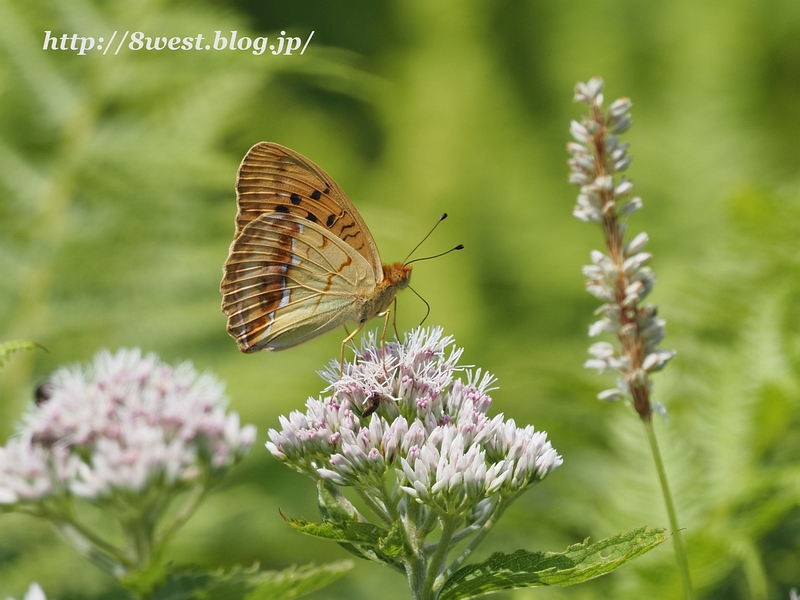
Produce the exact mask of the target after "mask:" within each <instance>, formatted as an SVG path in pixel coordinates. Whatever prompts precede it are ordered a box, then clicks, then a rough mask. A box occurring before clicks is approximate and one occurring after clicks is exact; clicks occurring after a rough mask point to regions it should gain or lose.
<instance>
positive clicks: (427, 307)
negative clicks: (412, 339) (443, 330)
mask: <svg viewBox="0 0 800 600" xmlns="http://www.w3.org/2000/svg"><path fill="white" fill-rule="evenodd" d="M446 218H447V213H442V216H441V217H439V220H438V221H436V223H435V224H434V226H433V227H432V228H431V230H430V231H429V232H428V234H427V235H426V236H425V237H424V238H422V240H420V242H419V244H417V245H416V246H414V249H413V250H412V251H411V252H409V253H408V256H406V259H405V260H404V261H403V265H406V266H407V265H410V264H411V263H415V262H419V261H422V260H430V259H432V258H439V257H440V256H444V255H445V254H450V253H451V252H453V251H455V250H463V249H464V244H459V245H458V246H456V247H455V248H450V250H447V251H445V252H440V253H439V254H434V255H433V256H424V257H422V258H415V259H414V260H408V259H409V258H411V256H412V255H413V254H414V252H416V251H417V249H418V248H419V247H420V246H421V245H422V243H423V242H424V241H425V240H427V239H428V238H429V237H430V236H431V234H432V233H433V232H434V231H435V230H436V228H437V227H438V226H439V223H441V222H442V221H444V220H445V219H446ZM408 289H410V290H411V291H412V292H414V295H415V296H416V297H417V298H419V299H420V300H422V302H423V303H424V304H425V316H424V317H423V318H422V321H420V326H421V325H422V324H423V323H424V322H425V321H426V320H427V318H428V316H429V315H430V314H431V305H430V304H429V303H428V301H427V300H425V298H423V297H422V296H421V295H420V293H419V292H418V291H417V290H415V289H414V288H412V287H411V286H410V285H409V286H408Z"/></svg>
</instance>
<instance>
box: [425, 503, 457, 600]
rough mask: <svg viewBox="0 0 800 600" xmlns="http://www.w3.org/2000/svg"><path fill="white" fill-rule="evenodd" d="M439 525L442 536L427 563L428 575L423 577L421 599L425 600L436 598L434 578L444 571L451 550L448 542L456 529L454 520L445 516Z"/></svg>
mask: <svg viewBox="0 0 800 600" xmlns="http://www.w3.org/2000/svg"><path fill="white" fill-rule="evenodd" d="M441 523H442V536H441V537H440V538H439V542H438V544H437V547H436V552H434V554H433V556H431V559H430V561H429V562H428V574H427V576H426V577H425V589H424V592H423V594H422V598H424V599H425V600H432V599H433V598H435V597H436V596H435V595H434V593H433V585H434V583H435V582H436V578H437V577H438V576H439V573H441V572H442V570H443V569H444V564H445V561H446V560H447V554H448V553H449V552H450V548H451V544H450V542H451V540H452V539H453V534H454V533H455V529H456V528H455V522H454V520H453V519H451V518H449V517H447V516H445V517H443V518H442V520H441Z"/></svg>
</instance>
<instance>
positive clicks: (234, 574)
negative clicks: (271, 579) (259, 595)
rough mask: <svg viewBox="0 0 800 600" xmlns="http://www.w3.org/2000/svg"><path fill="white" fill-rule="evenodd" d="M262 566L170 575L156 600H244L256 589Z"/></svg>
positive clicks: (157, 594) (158, 591)
mask: <svg viewBox="0 0 800 600" xmlns="http://www.w3.org/2000/svg"><path fill="white" fill-rule="evenodd" d="M258 574H259V573H258V565H254V566H253V567H250V568H248V569H242V568H241V567H236V568H235V569H233V570H232V571H230V572H228V573H225V572H224V571H213V572H209V571H194V570H191V571H178V572H173V573H170V574H169V576H168V577H167V580H166V582H165V583H164V585H163V586H161V587H159V588H158V590H156V593H155V594H154V596H153V598H154V600H190V599H200V598H202V599H209V600H210V599H212V598H226V599H228V600H243V599H244V597H245V595H246V594H247V592H249V591H250V590H252V589H253V586H252V585H251V584H250V581H251V579H252V578H253V577H255V576H256V575H258Z"/></svg>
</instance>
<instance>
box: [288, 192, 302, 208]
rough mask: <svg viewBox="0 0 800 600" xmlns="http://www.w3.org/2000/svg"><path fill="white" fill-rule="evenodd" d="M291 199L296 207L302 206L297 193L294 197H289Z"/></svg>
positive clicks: (293, 194)
mask: <svg viewBox="0 0 800 600" xmlns="http://www.w3.org/2000/svg"><path fill="white" fill-rule="evenodd" d="M289 199H290V200H291V201H292V204H294V205H295V206H297V205H298V204H300V196H298V195H297V194H295V193H292V195H291V196H290V197H289Z"/></svg>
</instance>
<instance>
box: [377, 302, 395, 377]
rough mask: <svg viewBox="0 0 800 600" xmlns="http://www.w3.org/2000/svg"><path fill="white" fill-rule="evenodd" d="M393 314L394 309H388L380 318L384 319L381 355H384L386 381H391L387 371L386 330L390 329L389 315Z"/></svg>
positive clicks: (380, 314)
mask: <svg viewBox="0 0 800 600" xmlns="http://www.w3.org/2000/svg"><path fill="white" fill-rule="evenodd" d="M390 314H392V309H391V308H387V309H386V310H385V311H383V312H382V313H379V314H378V316H379V317H383V333H381V354H382V355H383V374H384V375H386V379H389V371H388V370H387V369H386V330H387V329H389V315H390Z"/></svg>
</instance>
